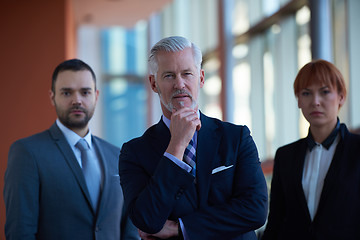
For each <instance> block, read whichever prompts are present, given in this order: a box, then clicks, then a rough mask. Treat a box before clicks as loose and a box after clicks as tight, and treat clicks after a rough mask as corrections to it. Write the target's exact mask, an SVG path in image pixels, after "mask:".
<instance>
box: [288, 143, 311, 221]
mask: <svg viewBox="0 0 360 240" xmlns="http://www.w3.org/2000/svg"><path fill="white" fill-rule="evenodd" d="M306 150H307V144H306V141H305V139H302V140H301V141H300V142H299V146H298V147H296V152H295V153H294V156H295V164H293V167H294V168H293V170H292V172H293V173H294V174H293V176H294V180H293V183H294V185H295V188H296V193H297V195H298V199H299V200H300V205H301V207H302V208H303V210H304V211H305V212H306V215H307V216H308V218H309V219H310V218H311V217H310V213H309V208H308V206H307V201H306V198H305V194H304V190H303V187H302V175H303V169H304V163H305V155H306Z"/></svg>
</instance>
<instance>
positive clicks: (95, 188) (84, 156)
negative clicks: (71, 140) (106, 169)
mask: <svg viewBox="0 0 360 240" xmlns="http://www.w3.org/2000/svg"><path fill="white" fill-rule="evenodd" d="M75 146H76V147H77V148H78V149H79V150H80V152H81V164H82V171H83V173H84V177H85V181H86V185H87V188H88V191H89V194H90V198H91V202H92V206H93V209H94V210H95V212H96V210H97V206H98V202H99V195H100V188H101V186H100V185H101V170H100V168H99V166H98V165H97V164H96V159H95V158H94V157H93V156H92V154H91V151H90V148H89V145H88V143H87V142H86V140H85V139H80V140H79V141H78V142H77V143H76V145H75Z"/></svg>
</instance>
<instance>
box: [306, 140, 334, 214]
mask: <svg viewBox="0 0 360 240" xmlns="http://www.w3.org/2000/svg"><path fill="white" fill-rule="evenodd" d="M339 141H340V135H337V137H336V138H335V140H334V142H333V143H332V144H331V146H330V147H329V149H326V148H325V147H324V146H323V145H321V144H319V143H316V145H315V146H314V147H313V148H312V149H311V150H310V149H308V150H307V152H306V156H305V163H304V170H303V176H302V187H303V190H304V194H305V197H306V201H307V205H308V209H309V212H310V216H311V220H313V219H314V216H315V214H316V211H317V208H318V205H319V201H320V196H321V192H322V189H323V186H324V180H325V177H326V174H327V172H328V170H329V167H330V164H331V161H332V159H333V156H334V153H335V150H336V146H337V144H338V142H339Z"/></svg>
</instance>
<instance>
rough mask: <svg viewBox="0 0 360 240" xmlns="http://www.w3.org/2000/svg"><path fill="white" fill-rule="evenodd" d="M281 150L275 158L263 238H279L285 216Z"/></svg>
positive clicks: (267, 239)
mask: <svg viewBox="0 0 360 240" xmlns="http://www.w3.org/2000/svg"><path fill="white" fill-rule="evenodd" d="M280 156H281V155H280V151H279V150H278V151H277V153H276V155H275V159H274V170H273V177H272V180H271V192H270V211H269V217H268V222H267V224H266V228H265V232H264V235H263V237H262V238H261V239H262V240H269V239H278V237H279V236H278V235H279V230H280V228H281V225H282V224H283V221H284V218H285V207H286V206H285V199H284V194H283V191H282V186H281V181H280V174H281V173H280V163H279V161H280V159H281V157H280Z"/></svg>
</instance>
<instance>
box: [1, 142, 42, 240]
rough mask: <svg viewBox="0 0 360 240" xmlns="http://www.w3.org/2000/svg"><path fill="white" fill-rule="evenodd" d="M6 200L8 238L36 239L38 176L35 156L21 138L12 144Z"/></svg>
mask: <svg viewBox="0 0 360 240" xmlns="http://www.w3.org/2000/svg"><path fill="white" fill-rule="evenodd" d="M4 200H5V207H6V223H5V235H6V239H7V240H17V239H19V240H20V239H21V240H30V239H35V234H36V232H37V224H38V215H39V214H38V213H39V176H38V171H37V166H36V163H35V160H34V156H33V155H32V154H31V153H30V151H28V150H27V149H26V148H25V147H24V145H23V144H22V143H21V142H19V141H18V142H15V143H14V144H13V145H12V146H11V147H10V151H9V155H8V165H7V169H6V172H5V185H4Z"/></svg>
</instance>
